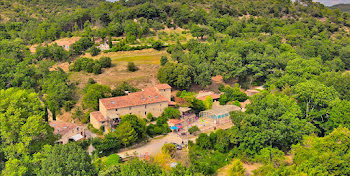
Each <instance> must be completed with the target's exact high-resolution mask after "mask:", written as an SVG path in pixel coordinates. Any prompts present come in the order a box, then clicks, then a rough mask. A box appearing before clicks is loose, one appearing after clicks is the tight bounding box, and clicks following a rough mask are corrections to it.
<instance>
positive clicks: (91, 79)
mask: <svg viewBox="0 0 350 176" xmlns="http://www.w3.org/2000/svg"><path fill="white" fill-rule="evenodd" d="M95 83H96V81H95V80H94V79H93V78H89V80H88V84H95Z"/></svg>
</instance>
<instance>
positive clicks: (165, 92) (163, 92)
mask: <svg viewBox="0 0 350 176" xmlns="http://www.w3.org/2000/svg"><path fill="white" fill-rule="evenodd" d="M158 92H159V93H160V94H161V95H163V96H164V97H165V98H167V100H168V101H170V100H171V89H160V90H158Z"/></svg>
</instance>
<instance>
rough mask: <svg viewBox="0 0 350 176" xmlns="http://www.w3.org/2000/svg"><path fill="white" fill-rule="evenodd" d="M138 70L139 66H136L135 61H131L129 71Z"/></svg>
mask: <svg viewBox="0 0 350 176" xmlns="http://www.w3.org/2000/svg"><path fill="white" fill-rule="evenodd" d="M137 70H138V68H137V67H136V65H135V63H134V62H129V63H128V71H131V72H134V71H137Z"/></svg>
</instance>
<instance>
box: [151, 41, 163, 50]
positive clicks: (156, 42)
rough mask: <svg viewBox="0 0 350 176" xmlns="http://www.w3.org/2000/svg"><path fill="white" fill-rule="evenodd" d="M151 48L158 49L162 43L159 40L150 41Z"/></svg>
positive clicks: (161, 46)
mask: <svg viewBox="0 0 350 176" xmlns="http://www.w3.org/2000/svg"><path fill="white" fill-rule="evenodd" d="M152 48H154V49H156V50H160V49H162V48H163V43H162V42H161V41H159V40H158V41H155V42H153V43H152Z"/></svg>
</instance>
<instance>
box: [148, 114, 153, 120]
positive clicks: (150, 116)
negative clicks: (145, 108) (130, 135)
mask: <svg viewBox="0 0 350 176" xmlns="http://www.w3.org/2000/svg"><path fill="white" fill-rule="evenodd" d="M147 119H148V120H153V115H152V113H150V112H149V113H148V114H147Z"/></svg>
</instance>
